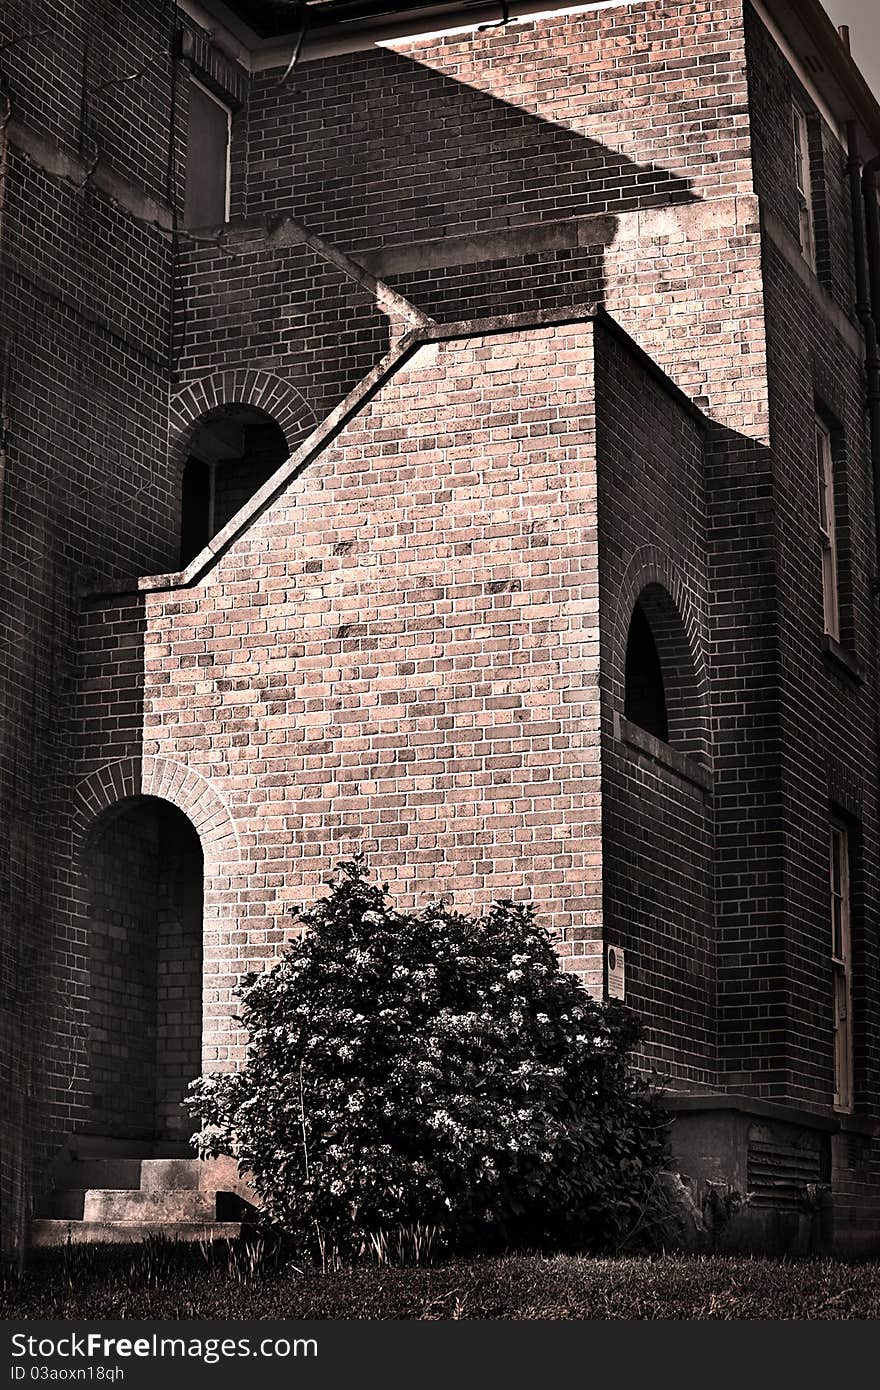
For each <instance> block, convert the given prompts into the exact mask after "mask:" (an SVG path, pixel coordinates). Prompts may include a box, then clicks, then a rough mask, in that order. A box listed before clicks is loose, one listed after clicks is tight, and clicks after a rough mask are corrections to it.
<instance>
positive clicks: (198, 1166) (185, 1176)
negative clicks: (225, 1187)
mask: <svg viewBox="0 0 880 1390" xmlns="http://www.w3.org/2000/svg"><path fill="white" fill-rule="evenodd" d="M207 1166H208V1165H207V1164H205V1163H203V1162H202V1161H201V1159H198V1158H145V1159H144V1161H143V1162H142V1164H141V1179H140V1186H141V1188H142V1189H143V1191H144V1192H180V1191H191V1192H198V1191H200V1189H201V1187H202V1179H203V1177H204V1173H203V1171H202V1170H203V1169H205V1168H206V1167H207Z"/></svg>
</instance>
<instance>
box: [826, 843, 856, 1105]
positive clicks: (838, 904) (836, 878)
mask: <svg viewBox="0 0 880 1390" xmlns="http://www.w3.org/2000/svg"><path fill="white" fill-rule="evenodd" d="M830 861H831V862H830V875H831V969H832V972H833V990H834V1105H835V1108H836V1109H837V1110H851V1109H852V1104H853V1036H852V943H851V933H850V888H849V832H848V830H847V827H846V825H845V824H844V823H843V821H839V820H833V821H832V822H831V856H830Z"/></svg>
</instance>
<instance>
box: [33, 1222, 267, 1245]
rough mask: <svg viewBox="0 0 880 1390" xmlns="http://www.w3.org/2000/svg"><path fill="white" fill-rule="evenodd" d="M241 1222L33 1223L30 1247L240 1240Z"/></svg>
mask: <svg viewBox="0 0 880 1390" xmlns="http://www.w3.org/2000/svg"><path fill="white" fill-rule="evenodd" d="M240 1235H241V1222H239V1221H174V1222H167V1221H163V1222H150V1221H53V1220H48V1219H42V1220H39V1221H34V1222H33V1223H32V1224H31V1245H32V1246H34V1247H36V1248H38V1249H45V1248H46V1247H47V1246H56V1245H67V1244H68V1242H70V1243H71V1244H73V1245H136V1244H138V1243H140V1241H142V1240H147V1239H148V1238H149V1237H151V1236H152V1237H153V1238H155V1237H157V1236H161V1237H162V1238H163V1239H165V1240H237V1239H238V1237H239V1236H240Z"/></svg>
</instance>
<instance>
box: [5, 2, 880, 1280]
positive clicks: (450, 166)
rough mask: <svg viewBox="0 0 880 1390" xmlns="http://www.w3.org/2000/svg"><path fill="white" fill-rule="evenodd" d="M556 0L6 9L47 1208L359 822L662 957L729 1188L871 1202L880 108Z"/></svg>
mask: <svg viewBox="0 0 880 1390" xmlns="http://www.w3.org/2000/svg"><path fill="white" fill-rule="evenodd" d="M536 8H537V7H535V6H534V5H532V6H531V7H528V6H526V5H525V4H516V3H511V4H509V5H505V6H503V7H500V6H497V5H485V6H483V5H480V4H477V5H472V6H455V5H447V6H429V5H425V6H418V5H413V6H410V7H408V8H406V7H403V6H390V7H388V6H385V7H382V6H380V5H378V4H374V3H370V0H363V3H357V0H355V3H344V0H342V2H341V0H308V3H306V4H304V5H302V4H301V5H291V4H284V3H257V0H253V3H250V2H249V3H244V0H242V3H228V4H226V3H224V4H220V3H216V4H215V3H213V0H199V3H195V0H178V3H173V0H147V3H139V4H138V5H134V4H133V3H129V0H106V3H102V4H100V5H95V4H94V3H91V0H90V2H89V3H86V0H57V3H55V4H54V5H50V6H39V7H38V6H36V5H34V4H31V3H27V2H26V0H11V3H10V4H8V5H7V6H6V7H5V9H4V13H3V16H2V18H0V76H2V85H0V94H2V104H3V116H2V137H0V138H2V147H0V161H2V162H0V261H2V288H0V293H2V308H0V318H2V334H3V340H2V360H0V391H2V398H0V413H2V434H0V449H2V454H0V489H2V509H0V527H2V532H0V544H2V547H3V555H4V564H3V571H2V577H0V593H2V599H0V604H2V609H0V611H2V621H3V625H4V638H5V651H6V655H5V657H4V663H3V666H2V669H0V698H2V702H3V726H2V727H3V743H2V747H0V793H2V797H3V806H4V813H3V820H2V822H0V861H2V886H0V892H2V895H3V901H2V909H3V927H2V935H0V960H2V968H3V979H4V986H5V987H4V1010H3V1015H2V1018H3V1021H2V1025H0V1042H2V1062H0V1065H2V1069H3V1071H2V1097H3V1100H2V1104H3V1107H4V1115H3V1126H2V1155H0V1160H2V1187H0V1191H2V1198H3V1220H4V1227H3V1229H4V1241H5V1242H6V1245H7V1247H11V1246H13V1245H15V1244H20V1243H22V1242H25V1241H26V1240H27V1239H28V1237H29V1233H30V1235H32V1236H34V1235H35V1236H36V1237H37V1238H46V1239H49V1238H51V1237H52V1234H53V1232H54V1231H55V1230H56V1227H54V1226H52V1224H51V1222H52V1219H53V1218H54V1219H55V1221H56V1222H58V1221H63V1220H65V1219H70V1220H74V1221H76V1220H78V1219H79V1218H82V1217H83V1216H84V1215H85V1216H87V1215H88V1209H87V1208H86V1209H83V1210H76V1211H75V1210H73V1209H72V1208H70V1207H69V1206H65V1205H64V1202H62V1205H61V1206H60V1207H59V1206H58V1204H57V1203H58V1197H57V1193H58V1191H59V1185H60V1187H61V1189H63V1191H67V1188H68V1187H70V1186H71V1185H72V1186H74V1187H76V1184H71V1183H70V1177H69V1173H70V1163H71V1162H72V1161H74V1162H75V1160H76V1159H77V1157H79V1158H80V1159H81V1160H82V1159H86V1160H88V1159H89V1158H94V1157H95V1156H96V1155H97V1156H99V1157H100V1158H101V1160H102V1161H104V1160H107V1161H111V1160H112V1161H119V1162H122V1163H123V1164H124V1163H131V1162H137V1161H139V1159H140V1158H141V1157H143V1158H144V1159H147V1158H153V1159H158V1158H162V1157H166V1158H167V1157H170V1156H174V1155H177V1154H179V1153H182V1152H185V1149H182V1148H180V1146H181V1145H185V1140H186V1119H185V1117H184V1114H183V1112H182V1110H181V1108H180V1100H181V1096H182V1094H183V1091H184V1089H185V1086H186V1083H187V1081H188V1080H189V1079H190V1078H191V1077H192V1076H194V1075H196V1074H197V1073H198V1072H199V1071H200V1070H201V1069H206V1070H215V1069H221V1068H225V1067H231V1066H234V1065H235V1064H236V1061H237V1060H238V1059H239V1058H240V1056H241V1054H242V1038H241V1035H240V1032H239V1031H238V1029H237V1025H236V1022H235V1013H236V1005H235V999H234V994H233V991H234V987H235V984H236V981H237V979H238V978H239V977H240V975H241V974H242V973H244V972H245V971H247V970H251V969H254V968H261V967H262V966H264V965H265V964H267V963H270V962H271V961H272V960H273V959H274V958H276V957H277V955H278V953H279V952H280V951H281V950H282V949H283V947H284V943H285V942H286V941H287V940H288V939H289V937H290V935H291V932H292V921H291V912H292V911H294V910H295V908H296V906H297V905H298V904H300V903H301V902H303V901H304V900H308V899H310V898H312V897H313V896H314V895H315V893H316V892H318V891H320V887H321V885H322V883H324V882H325V880H326V878H327V876H328V874H329V873H330V871H331V870H332V868H333V865H334V863H335V862H336V861H337V860H338V859H339V858H341V857H344V856H347V855H348V854H350V853H351V851H352V850H353V849H356V848H361V849H363V850H364V852H365V853H366V854H367V857H368V860H369V863H370V864H371V866H372V867H373V868H374V869H375V870H376V871H377V872H378V873H381V875H382V877H383V878H387V879H388V880H389V881H390V884H391V887H392V891H393V893H394V894H395V895H396V896H398V897H399V899H400V900H401V902H403V903H406V904H413V903H419V902H423V901H424V900H425V899H426V898H428V897H437V896H448V898H449V899H450V900H451V901H453V902H454V903H455V904H456V905H457V906H458V907H460V908H462V909H465V910H470V909H476V908H479V907H480V906H483V905H488V904H489V903H490V902H491V901H492V900H494V899H496V898H498V897H514V898H527V899H530V900H531V901H533V902H534V903H535V904H536V906H537V908H538V910H539V915H540V918H541V920H542V921H543V922H544V923H545V924H546V925H547V926H548V927H550V928H551V929H552V930H553V931H554V932H555V934H556V937H557V941H558V949H559V951H560V953H561V955H562V956H563V958H564V961H565V965H566V968H568V969H571V970H574V971H576V972H578V973H579V975H580V976H581V978H582V979H583V982H584V985H585V987H586V988H588V989H590V990H592V991H593V992H595V993H596V994H601V993H602V992H603V991H608V990H609V989H610V990H611V991H612V992H617V993H619V992H620V991H621V990H622V991H623V993H624V997H625V999H626V1002H627V1003H628V1004H630V1005H631V1006H632V1007H633V1008H634V1009H636V1010H637V1011H638V1013H639V1014H640V1016H641V1017H642V1020H643V1022H644V1025H645V1044H644V1049H643V1058H642V1061H643V1064H644V1065H645V1066H646V1067H649V1068H652V1069H654V1070H656V1072H657V1073H658V1074H659V1075H660V1077H661V1078H662V1080H663V1082H664V1084H665V1085H666V1086H667V1088H668V1091H669V1101H670V1106H671V1107H672V1109H673V1111H674V1113H675V1117H676V1118H675V1123H674V1127H673V1137H672V1144H673V1156H674V1161H675V1162H674V1166H675V1167H676V1169H677V1171H679V1172H680V1173H681V1174H682V1175H683V1177H685V1178H687V1180H688V1189H689V1191H690V1193H691V1195H692V1196H693V1199H694V1201H695V1203H696V1205H697V1207H699V1206H700V1204H701V1203H703V1202H704V1200H706V1199H707V1198H711V1197H712V1194H713V1193H714V1194H716V1195H717V1193H718V1192H719V1191H721V1192H722V1193H725V1194H726V1193H732V1194H734V1196H735V1197H736V1199H737V1200H739V1201H741V1203H742V1205H741V1206H740V1208H739V1210H738V1213H737V1215H736V1217H735V1219H734V1220H733V1221H732V1222H731V1223H730V1225H729V1226H728V1228H727V1231H726V1235H725V1237H724V1238H725V1239H727V1240H729V1241H730V1242H731V1243H732V1244H739V1245H753V1246H755V1247H759V1246H760V1247H765V1248H768V1247H769V1248H784V1249H792V1250H806V1249H833V1250H835V1251H838V1252H841V1253H845V1252H854V1253H866V1252H868V1251H876V1250H877V1248H878V1246H880V1145H878V1133H880V1131H878V1125H880V1044H878V1038H880V1031H878V1021H880V963H878V909H877V875H878V870H880V828H878V777H877V769H878V739H880V687H878V665H877V658H878V650H877V644H878V630H877V594H878V548H877V525H876V512H877V500H876V499H877V498H878V497H880V357H878V351H877V328H878V324H880V238H878V220H880V219H878V203H877V194H876V189H875V187H874V172H873V161H874V158H875V156H876V155H877V153H878V151H880V109H878V107H877V104H876V102H875V101H874V99H873V97H872V96H871V94H870V92H869V90H868V88H867V87H866V85H865V83H864V80H863V79H862V77H861V76H860V74H859V72H858V69H857V68H856V66H855V65H854V63H853V62H852V60H851V58H850V57H849V54H848V51H847V47H846V43H845V41H844V39H843V38H842V37H841V36H839V35H838V34H837V32H836V30H835V29H834V27H833V26H832V25H831V23H830V21H829V20H828V18H827V16H826V15H825V13H824V11H823V10H822V8H821V6H820V5H818V4H817V3H814V0H808V3H807V4H805V5H803V6H801V7H799V8H798V14H797V15H795V14H794V13H793V7H790V6H788V5H784V4H781V3H776V2H775V0H761V2H760V3H759V0H641V3H628V4H627V3H621V4H592V5H590V4H588V5H582V6H579V7H577V8H571V9H560V10H559V11H556V12H553V13H547V14H543V15H541V14H536V13H535V11H536ZM611 948H614V951H615V953H616V957H617V959H616V962H615V963H616V964H617V965H618V967H619V963H620V962H621V961H622V962H623V978H622V980H621V973H620V970H619V968H618V969H615V970H614V971H612V972H610V973H609V969H608V959H609V951H610V949H611ZM59 1163H60V1164H61V1167H60V1168H59ZM64 1165H67V1166H66V1167H65V1166H64ZM62 1170H63V1174H64V1176H59V1174H60V1173H61V1172H62ZM85 1171H86V1170H85V1169H81V1170H80V1172H82V1173H84V1172H85ZM105 1176H106V1175H105ZM65 1184H66V1186H65ZM128 1185H129V1184H128V1183H127V1182H126V1181H123V1180H121V1179H120V1180H119V1181H118V1182H117V1181H110V1180H107V1181H104V1182H102V1183H101V1184H100V1186H102V1187H109V1188H114V1187H116V1186H118V1187H120V1188H125V1187H127V1186H128ZM132 1185H133V1186H136V1185H137V1184H136V1183H134V1184H132ZM53 1193H54V1194H55V1195H54V1196H53ZM64 1200H65V1201H67V1198H65V1199H64ZM53 1203H54V1205H53ZM96 1210H97V1208H96ZM106 1210H109V1208H107V1209H106ZM106 1210H105V1215H106ZM218 1211H219V1208H218Z"/></svg>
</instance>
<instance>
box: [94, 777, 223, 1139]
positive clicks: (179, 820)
mask: <svg viewBox="0 0 880 1390" xmlns="http://www.w3.org/2000/svg"><path fill="white" fill-rule="evenodd" d="M203 872H204V870H203V860H202V848H201V843H200V841H199V837H198V835H197V833H196V831H195V829H194V827H193V825H192V823H191V822H190V821H189V820H188V819H187V817H186V816H185V815H184V814H183V813H182V812H181V811H178V810H177V808H176V807H174V806H172V805H171V804H170V803H169V802H166V801H163V800H161V799H159V798H157V797H136V798H131V799H129V800H126V801H123V802H121V803H120V804H119V805H118V806H117V807H114V809H113V810H112V811H111V812H108V813H107V814H106V815H105V816H104V818H103V819H102V820H101V821H100V822H99V823H98V824H97V826H96V827H95V830H94V832H93V834H92V836H91V838H90V840H89V843H88V845H87V847H86V850H85V854H84V860H83V877H84V890H85V899H86V908H85V922H84V928H85V934H86V942H87V963H88V1024H89V1030H88V1031H89V1043H88V1053H89V1070H90V1083H91V1084H90V1091H91V1104H90V1107H89V1113H88V1117H87V1120H86V1127H87V1128H88V1130H89V1131H90V1132H91V1133H92V1134H98V1135H101V1136H103V1137H107V1138H114V1139H162V1140H172V1141H178V1140H185V1139H186V1138H187V1136H188V1135H189V1134H190V1133H191V1131H192V1128H193V1125H192V1122H191V1120H190V1118H189V1116H188V1115H187V1114H186V1112H185V1111H184V1110H183V1108H182V1105H181V1102H182V1100H183V1097H184V1095H185V1093H186V1088H187V1086H188V1084H189V1082H190V1081H192V1079H193V1078H194V1077H196V1076H198V1075H200V1073H201V1069H202V1068H201V1052H202V914H203V907H202V899H203Z"/></svg>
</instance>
